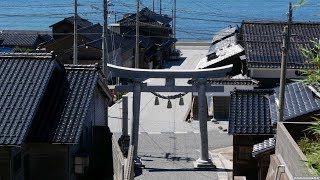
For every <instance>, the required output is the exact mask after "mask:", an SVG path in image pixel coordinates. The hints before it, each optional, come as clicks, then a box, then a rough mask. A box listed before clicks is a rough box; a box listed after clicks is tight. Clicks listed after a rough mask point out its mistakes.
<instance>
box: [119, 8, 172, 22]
mask: <svg viewBox="0 0 320 180" xmlns="http://www.w3.org/2000/svg"><path fill="white" fill-rule="evenodd" d="M139 15H140V16H139V20H140V22H146V23H152V22H156V23H159V25H161V26H169V23H170V22H171V21H172V19H171V18H170V17H169V16H167V15H160V14H157V13H155V12H153V11H151V10H150V9H148V8H147V7H145V8H143V9H142V10H140V12H139ZM135 19H136V14H135V13H131V14H127V15H125V16H124V17H123V18H122V19H120V20H119V21H118V22H119V23H130V22H134V21H135ZM130 24H131V23H130ZM153 25H155V24H153Z"/></svg>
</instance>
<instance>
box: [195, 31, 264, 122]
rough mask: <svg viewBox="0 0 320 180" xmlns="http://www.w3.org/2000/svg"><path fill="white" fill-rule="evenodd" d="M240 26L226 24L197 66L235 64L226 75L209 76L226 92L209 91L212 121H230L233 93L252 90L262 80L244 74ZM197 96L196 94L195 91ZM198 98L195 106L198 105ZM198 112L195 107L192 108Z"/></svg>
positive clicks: (210, 80)
mask: <svg viewBox="0 0 320 180" xmlns="http://www.w3.org/2000/svg"><path fill="white" fill-rule="evenodd" d="M237 34H238V27H227V28H225V29H222V30H220V31H218V32H216V33H215V34H214V35H213V38H212V42H211V45H210V48H209V50H208V53H207V54H206V57H205V58H203V59H201V60H200V62H199V63H198V65H197V67H196V68H197V69H206V68H216V67H221V66H226V65H230V64H232V65H233V67H232V70H231V71H230V72H228V73H227V76H226V77H223V78H214V79H212V78H210V79H208V81H207V83H208V84H210V85H211V86H223V92H214V93H207V99H208V103H209V105H208V106H209V107H208V109H209V115H212V120H213V121H214V120H227V119H228V117H229V107H230V92H232V91H233V90H234V89H244V90H252V89H254V88H257V87H258V86H259V81H257V80H255V79H252V78H250V77H248V76H246V75H244V74H243V70H242V69H243V66H244V65H245V62H243V60H242V57H243V55H244V49H243V48H242V46H241V45H240V44H239V43H238V40H237ZM194 95H195V96H197V95H196V94H194ZM196 104H197V97H195V101H194V104H193V107H196ZM193 111H194V112H197V111H196V109H193Z"/></svg>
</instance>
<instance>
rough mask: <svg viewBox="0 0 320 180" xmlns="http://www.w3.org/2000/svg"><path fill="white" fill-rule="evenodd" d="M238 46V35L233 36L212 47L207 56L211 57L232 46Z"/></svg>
mask: <svg viewBox="0 0 320 180" xmlns="http://www.w3.org/2000/svg"><path fill="white" fill-rule="evenodd" d="M235 44H237V37H236V35H232V36H230V37H227V38H225V39H223V40H221V41H218V42H215V43H213V44H211V45H210V48H209V51H208V53H207V56H210V55H212V54H214V53H215V54H218V53H219V51H221V50H223V49H225V48H228V47H230V46H233V45H235Z"/></svg>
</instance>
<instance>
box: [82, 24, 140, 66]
mask: <svg viewBox="0 0 320 180" xmlns="http://www.w3.org/2000/svg"><path fill="white" fill-rule="evenodd" d="M107 32H108V36H107V38H106V40H107V46H108V52H109V54H108V55H109V63H111V64H114V65H118V66H123V67H134V48H135V40H134V39H133V38H128V37H123V36H120V35H119V34H117V33H114V32H112V31H110V30H108V31H107ZM82 48H86V49H92V50H93V51H95V54H97V55H98V56H99V57H100V59H101V56H102V38H99V39H97V40H94V41H91V42H88V43H86V44H85V45H84V46H81V47H80V49H82ZM98 62H99V61H98ZM83 63H86V61H83ZM88 63H90V62H89V61H88Z"/></svg>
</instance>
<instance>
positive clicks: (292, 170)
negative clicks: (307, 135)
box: [276, 123, 313, 179]
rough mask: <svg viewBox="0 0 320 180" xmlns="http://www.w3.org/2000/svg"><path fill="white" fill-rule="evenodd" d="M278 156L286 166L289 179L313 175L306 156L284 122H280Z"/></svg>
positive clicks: (277, 143) (277, 144)
mask: <svg viewBox="0 0 320 180" xmlns="http://www.w3.org/2000/svg"><path fill="white" fill-rule="evenodd" d="M276 156H277V157H278V159H279V160H280V162H281V164H283V165H285V166H286V169H285V172H286V173H287V174H288V176H289V179H293V178H294V177H312V176H313V175H312V174H311V173H310V172H309V169H308V167H307V166H306V164H305V161H306V160H307V158H306V156H305V155H304V154H303V153H302V151H301V150H300V148H299V146H298V145H297V143H296V142H295V141H294V139H293V138H292V137H291V135H290V133H289V132H288V130H287V129H286V127H285V126H284V124H283V123H278V130H277V141H276Z"/></svg>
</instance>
